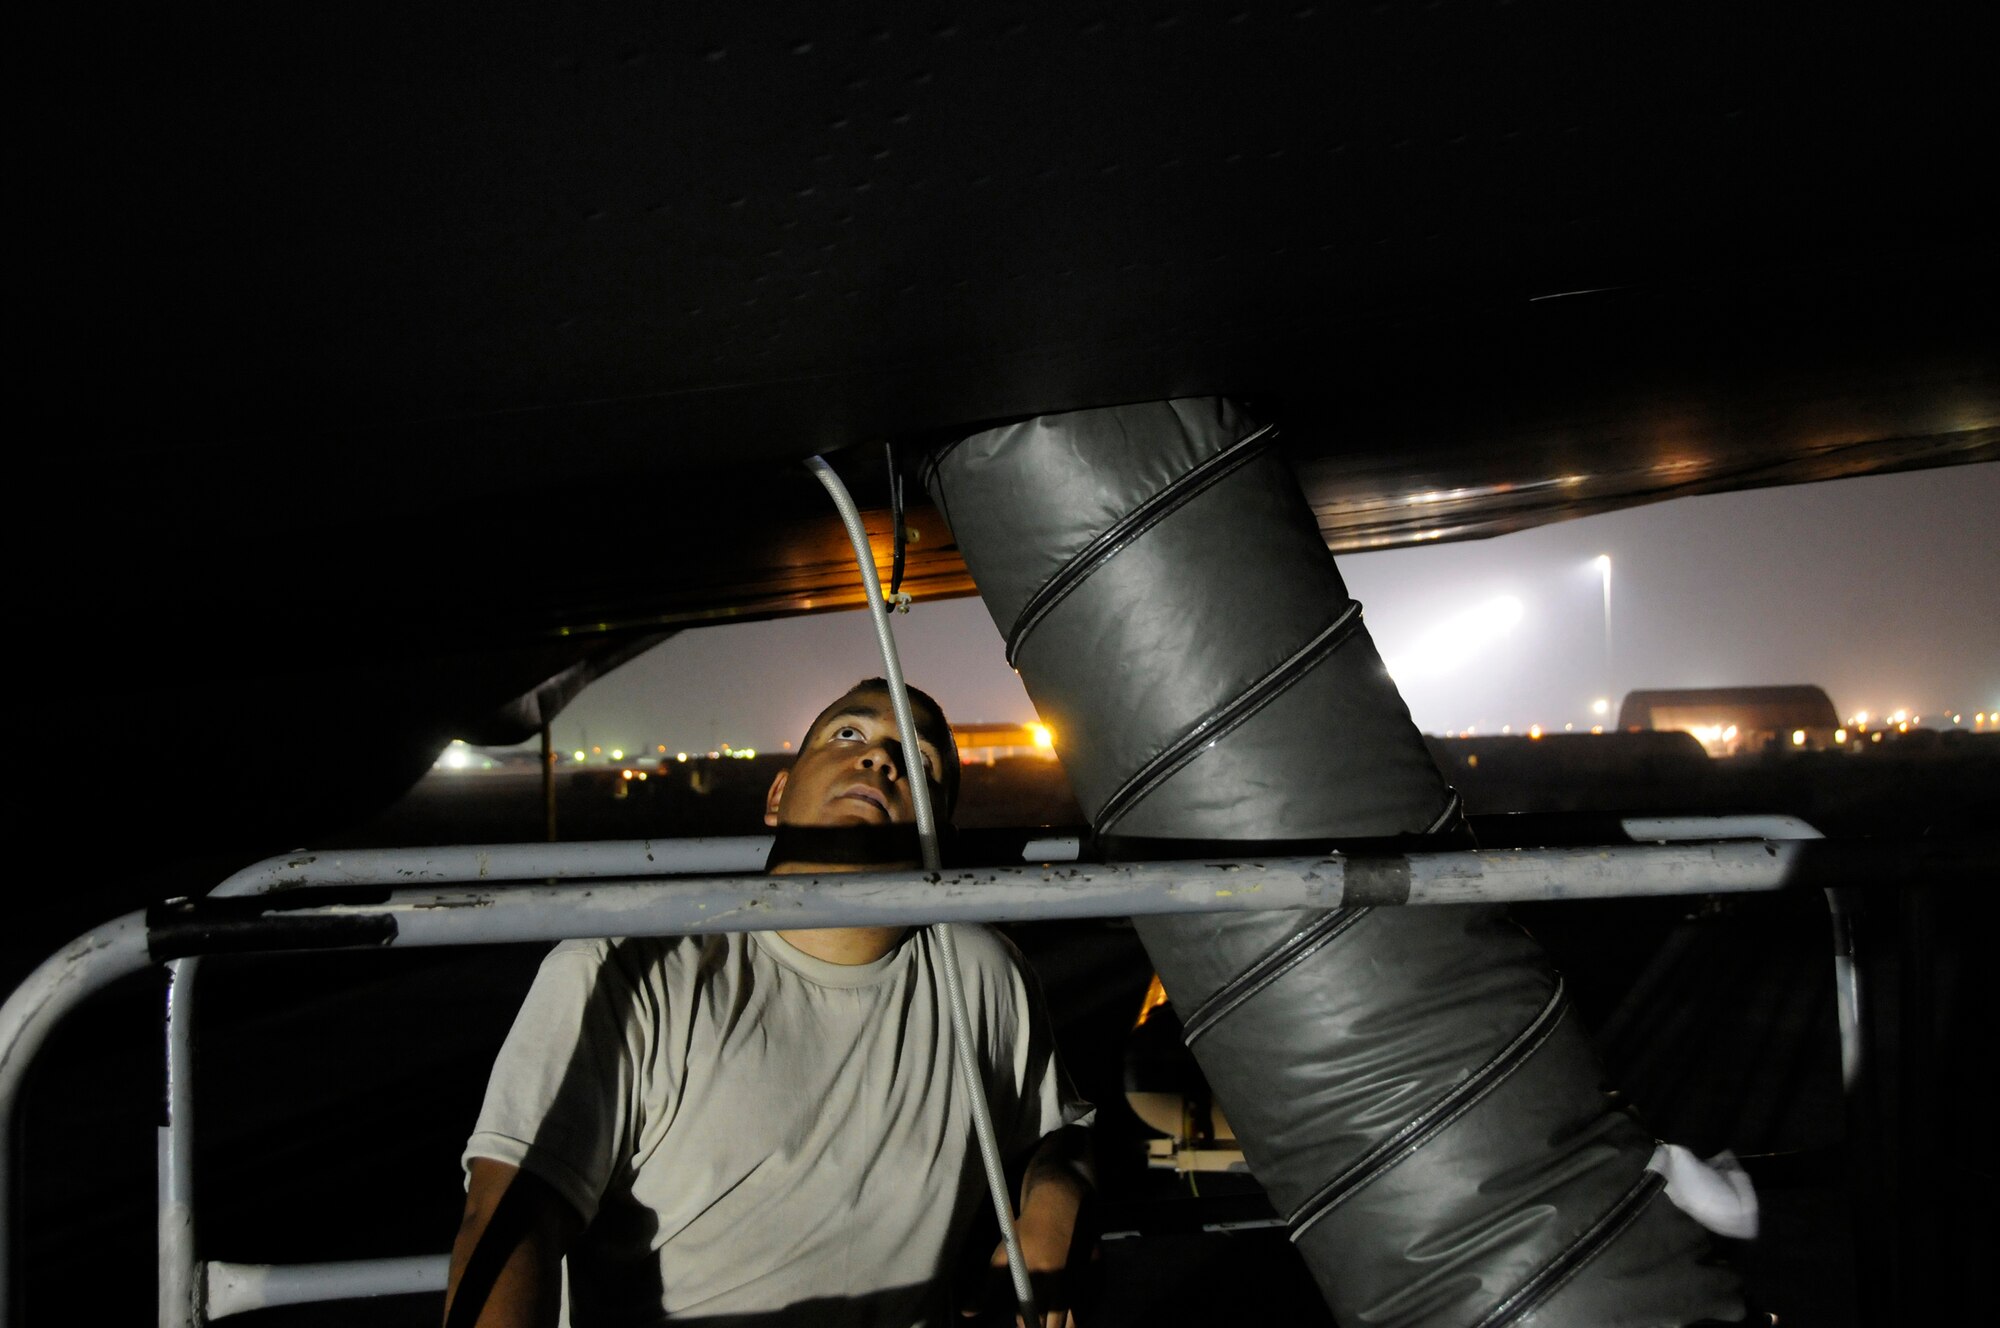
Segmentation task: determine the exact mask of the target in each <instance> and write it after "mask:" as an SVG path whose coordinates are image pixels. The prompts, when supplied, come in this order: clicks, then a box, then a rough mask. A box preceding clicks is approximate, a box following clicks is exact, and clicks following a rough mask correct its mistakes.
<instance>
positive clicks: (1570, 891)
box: [0, 839, 2000, 1305]
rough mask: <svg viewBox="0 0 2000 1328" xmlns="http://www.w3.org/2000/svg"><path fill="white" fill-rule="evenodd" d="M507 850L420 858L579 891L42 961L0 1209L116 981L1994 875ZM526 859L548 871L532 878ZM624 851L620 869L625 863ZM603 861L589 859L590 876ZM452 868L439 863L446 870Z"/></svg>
mask: <svg viewBox="0 0 2000 1328" xmlns="http://www.w3.org/2000/svg"><path fill="white" fill-rule="evenodd" d="M636 842H640V843H643V842H645V841H636ZM661 842H662V843H663V844H664V843H666V842H668V841H661ZM505 847H507V848H510V849H511V848H519V849H521V850H523V851H522V852H520V853H518V854H515V853H504V852H498V851H496V850H494V849H484V850H437V851H435V852H436V853H437V854H439V855H440V856H444V855H448V854H455V853H465V852H471V853H474V854H476V855H478V856H483V857H484V858H485V859H486V861H487V866H486V867H485V869H484V870H483V871H482V870H480V869H479V867H478V864H477V863H476V862H475V863H474V871H473V872H472V873H471V875H472V877H473V879H474V880H478V879H479V878H480V877H481V876H482V875H484V876H485V877H486V878H487V879H488V880H492V879H494V877H496V876H497V875H498V874H499V873H500V872H501V871H502V870H505V871H507V872H509V873H510V874H511V873H514V872H518V873H519V875H520V876H522V877H529V876H532V877H533V878H534V879H536V880H541V879H546V878H548V877H551V876H564V875H568V876H571V877H572V878H576V880H577V883H572V884H558V885H546V884H512V885H510V884H480V885H474V886H465V887H460V888H457V889H446V890H418V889H395V888H393V886H395V885H396V884H400V883H403V882H408V881H410V880H412V879H413V876H412V869H411V863H410V852H409V851H388V852H383V853H380V854H377V855H358V854H356V855H345V856H343V857H339V858H336V859H332V860H331V861H333V862H335V863H337V864H339V865H338V866H337V868H334V869H333V870H332V871H331V873H330V874H331V875H332V876H333V878H334V879H332V880H331V881H329V882H328V883H327V884H326V885H325V887H324V888H315V889H310V890H292V889H286V888H282V887H283V886H287V885H307V884H313V885H319V884H320V879H319V877H318V875H317V874H318V873H322V872H329V868H328V865H327V863H328V860H325V859H321V858H319V857H317V856H313V855H301V856H300V858H298V859H291V860H287V861H290V862H296V863H297V866H296V868H293V869H288V870H295V871H296V873H297V879H290V880H286V879H280V877H281V875H282V873H267V874H266V875H265V876H264V877H263V878H262V879H264V880H268V881H271V882H272V883H271V884H269V885H267V886H263V887H261V888H263V889H264V890H265V891H266V892H265V893H254V894H250V895H248V896H246V897H224V898H215V897H210V898H207V899H203V900H194V901H176V902H174V903H171V904H166V905H161V906H159V907H157V908H154V909H151V910H147V911H145V912H141V913H131V914H127V915H125V916H124V917H120V918H117V919H114V920H113V921H111V922H108V923H106V924H104V925H103V926H101V927H98V928H94V929H93V930H92V931H90V932H88V933H86V934H85V935H83V936H81V937H79V938H77V940H75V941H74V942H72V943H71V944H70V945H68V946H66V947H64V948H63V949H62V950H61V951H60V952H58V953H57V954H55V955H53V956H51V957H50V958H49V959H48V960H46V961H45V962H44V963H43V964H42V965H41V967H39V968H38V969H36V970H35V972H34V973H33V974H31V975H30V976H29V977H28V979H27V980H26V981H24V982H23V983H22V984H21V985H20V986H19V987H18V988H17V989H16V990H15V991H14V992H13V994H12V995H10V996H9V997H8V999H7V1001H6V1002H5V1004H4V1005H0V1131H4V1134H0V1138H4V1139H5V1140H6V1141H7V1145H8V1146H7V1147H6V1148H4V1149H0V1203H5V1202H6V1201H7V1200H8V1199H9V1198H10V1197H11V1195H12V1192H13V1180H14V1178H13V1175H12V1170H13V1166H14V1157H13V1147H12V1141H13V1138H14V1131H13V1112H14V1106H15V1102H16V1101H17V1099H18V1097H19V1090H20V1085H21V1081H22V1078H23V1077H24V1075H25V1072H26V1069H27V1067H28V1065H29V1064H30V1063H31V1061H32V1060H33V1058H34V1056H35V1054H36V1053H37V1052H38V1051H39V1049H40V1047H41V1044H42V1041H43V1039H44V1038H45V1037H46V1035H47V1033H48V1032H49V1030H50V1029H51V1028H53V1027H54V1026H55V1024H56V1023H58V1022H59V1021H60V1020H61V1019H62V1018H63V1017H64V1016H66V1015H67V1014H68V1013H69V1012H70V1011H71V1010H72V1009H74V1008H75V1007H76V1006H77V1005H78V1004H80V1003H82V1001H83V1000H85V999H86V998H87V997H88V996H89V995H91V994H92V993H94V992H96V991H99V990H101V989H102V988H104V987H105V986H108V985H109V984H111V983H112V982H115V981H116V980H118V979H119V978H122V977H125V976H128V975H131V974H133V973H138V972H141V971H144V970H145V969H147V968H148V967H150V966H152V965H155V964H159V963H163V962H167V961H170V960H173V959H178V958H184V957H188V956H194V955H203V954H219V953H249V952H275V951H290V950H321V949H363V948H365V949H375V948H382V947H387V946H391V945H401V946H438V945H479V944H494V943H510V942H524V941H552V940H560V939H566V938H574V937H598V936H635V935H674V934H686V933H706V932H724V931H760V930H776V929H784V928H808V927H838V926H897V925H909V926H915V925H924V924H929V923H934V922H981V921H1016V920H1020V921H1025V920H1030V919H1048V918H1088V917H1122V916H1134V915H1140V914H1152V913H1181V912H1235V911H1257V910H1263V909H1276V908H1338V907H1342V906H1354V905H1361V904H1368V905H1374V906H1385V905H1432V904H1471V903H1505V902H1528V901H1552V900H1578V899H1612V898H1622V897H1637V896H1660V895H1700V894H1732V893H1754V892H1764V891H1775V890H1783V889H1787V888H1830V887H1836V886H1853V885H1864V884H1875V885H1894V884H1899V883H1909V882H1925V883H1932V884H1949V883H1957V882H1966V881H1973V880H1979V879H1982V878H1984V877H1986V876H1990V874H1991V871H1992V867H1993V864H1994V863H1995V862H1996V861H2000V854H1996V851H1995V850H1996V844H1995V843H1994V842H1991V841H1988V840H1974V839H1952V840H1917V841H1910V842H1893V843H1892V842H1884V841H1851V842H1842V841H1826V840H1798V841H1769V840H1766V841H1752V842H1741V841H1732V842H1714V843H1669V844H1627V845H1611V846H1605V847H1600V848H1571V849H1514V850H1501V851H1470V852H1466V851H1459V852H1448V853H1408V854H1394V853H1383V854H1372V855H1365V856H1361V855H1357V856H1342V855H1338V854H1334V855H1320V856H1309V857H1285V858H1269V859H1258V858H1255V857H1251V856H1247V855H1246V856H1245V857H1243V858H1240V859H1236V860H1213V859H1211V860H1206V861H1182V862H1141V863H1120V864H1101V863H1084V862H1078V863H1073V864H1067V865H1059V864H1055V863H1045V864H1042V865H1038V866H1020V867H982V868H976V869H962V870H953V871H943V872H919V871H897V872H855V873H845V874H837V875H828V876H814V875H797V876H767V875H763V874H758V875H753V876H743V875H737V876H709V877H697V878H692V879H682V880H661V879H633V878H629V877H622V876H618V875H608V876H595V875H591V874H590V873H589V872H578V871H576V870H575V869H574V867H573V866H571V865H569V864H565V863H562V862H555V863H553V865H555V866H557V867H558V870H556V871H550V870H547V869H548V868H549V867H550V866H551V865H552V857H553V855H556V854H558V853H560V856H561V858H564V859H567V858H569V857H571V856H573V855H572V854H571V853H570V852H567V851H560V850H552V849H549V848H548V847H546V846H539V845H535V846H505ZM570 847H571V848H574V847H579V846H570ZM527 850H533V851H534V853H540V854H545V855H551V857H544V858H540V859H537V858H535V857H534V855H533V853H530V852H528V851H527ZM620 851H621V852H629V846H622V847H621V849H620ZM732 851H733V850H732ZM612 856H613V855H609V854H607V855H605V859H606V860H605V862H604V863H603V864H602V865H603V868H604V870H606V871H609V870H610V859H611V857H612ZM502 863H505V864H506V865H505V867H504V868H503V867H501V866H500V864H502ZM652 865H653V866H654V868H655V871H656V872H657V871H664V870H672V868H667V867H665V866H663V865H662V864H659V863H658V862H657V861H656V862H655V863H653V864H652ZM457 866H458V864H457V863H456V862H454V864H453V868H452V869H454V870H456V869H457ZM253 870H255V869H253ZM439 870H444V869H443V868H442V866H440V868H439ZM232 879H241V878H240V877H239V878H232ZM416 879H422V878H421V877H418V878H416ZM461 879H463V878H461ZM585 880H587V883H584V881H585ZM237 888H240V889H247V890H252V891H254V890H257V889H259V888H260V886H259V885H258V884H257V883H255V882H250V883H246V884H245V885H243V886H240V887H237ZM11 1231H12V1225H11V1216H10V1215H9V1214H8V1213H7V1212H6V1211H5V1209H0V1305H5V1304H8V1303H9V1302H8V1301H7V1299H6V1297H7V1294H8V1291H9V1288H10V1285H11V1284H10V1282H9V1277H10V1275H11V1270H10V1269H9V1268H8V1266H7V1265H6V1263H5V1261H4V1260H5V1255H6V1252H7V1250H8V1240H9V1237H10V1233H11Z"/></svg>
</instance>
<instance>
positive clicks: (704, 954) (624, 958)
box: [542, 934, 741, 986]
mask: <svg viewBox="0 0 2000 1328" xmlns="http://www.w3.org/2000/svg"><path fill="white" fill-rule="evenodd" d="M730 940H731V938H730V937H729V936H727V935H722V934H717V935H709V936H609V937H590V938H582V939H577V940H568V941H558V942H557V943H556V944H555V945H554V946H553V947H551V948H550V950H549V953H548V955H547V956H546V957H545V958H544V959H543V960H542V967H543V968H544V969H545V970H549V969H569V970H571V971H576V970H579V969H580V970H585V971H588V972H591V973H593V974H598V973H602V974H610V975H614V976H617V977H622V978H623V979H625V980H626V981H627V982H629V983H630V984H632V985H634V986H642V985H649V984H655V983H660V982H663V981H667V980H670V979H671V978H672V977H673V976H675V975H677V974H684V973H685V974H694V973H699V972H702V971H704V970H712V969H714V968H717V967H719V966H722V965H726V964H727V963H729V962H730V960H731V957H732V954H733V952H735V951H737V950H740V948H741V947H740V946H732V945H731V944H730ZM738 957H740V956H738Z"/></svg>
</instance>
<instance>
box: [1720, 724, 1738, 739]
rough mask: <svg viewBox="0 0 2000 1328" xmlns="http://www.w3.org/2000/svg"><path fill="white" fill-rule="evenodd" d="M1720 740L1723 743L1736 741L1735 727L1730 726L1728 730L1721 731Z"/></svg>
mask: <svg viewBox="0 0 2000 1328" xmlns="http://www.w3.org/2000/svg"><path fill="white" fill-rule="evenodd" d="M1722 740H1723V741H1724V742H1734V741H1736V726H1735V725H1734V724H1731V725H1730V726H1729V727H1728V728H1726V729H1724V730H1723V731H1722Z"/></svg>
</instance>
